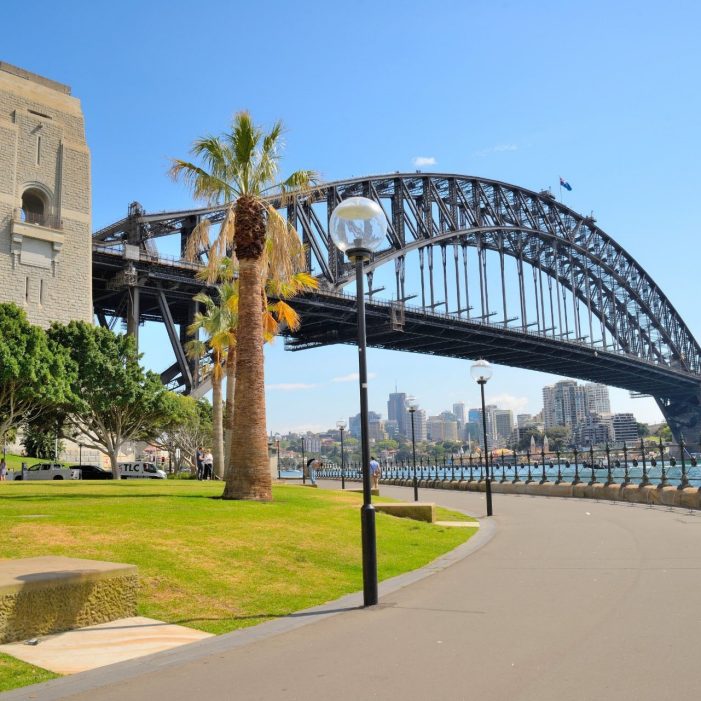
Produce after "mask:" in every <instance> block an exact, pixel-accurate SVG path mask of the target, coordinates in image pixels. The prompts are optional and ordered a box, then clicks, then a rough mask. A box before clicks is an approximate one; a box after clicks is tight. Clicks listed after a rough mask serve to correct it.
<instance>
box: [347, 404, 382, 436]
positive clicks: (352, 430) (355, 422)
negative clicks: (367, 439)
mask: <svg viewBox="0 0 701 701" xmlns="http://www.w3.org/2000/svg"><path fill="white" fill-rule="evenodd" d="M381 422H382V415H381V414H378V413H377V412H375V411H368V429H369V430H370V431H372V430H373V429H372V426H373V425H375V426H376V425H377V424H378V423H381ZM383 429H384V427H383ZM374 430H375V431H377V430H378V429H377V428H376V427H375V429H374ZM348 433H349V434H350V435H351V436H353V438H360V414H356V415H355V416H349V417H348ZM369 435H370V436H372V435H374V434H373V433H372V432H370V433H369ZM377 440H384V437H383V438H381V439H377Z"/></svg>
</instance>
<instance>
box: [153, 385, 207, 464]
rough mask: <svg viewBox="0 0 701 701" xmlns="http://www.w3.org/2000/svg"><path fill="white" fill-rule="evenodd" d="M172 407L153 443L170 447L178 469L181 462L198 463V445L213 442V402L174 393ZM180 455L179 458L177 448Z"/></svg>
mask: <svg viewBox="0 0 701 701" xmlns="http://www.w3.org/2000/svg"><path fill="white" fill-rule="evenodd" d="M170 399H171V400H172V402H173V411H172V413H171V415H170V416H169V417H168V420H167V421H166V422H165V423H164V424H163V426H162V427H161V430H160V432H159V433H158V435H157V436H156V437H155V438H154V439H153V444H154V445H155V446H157V447H158V448H160V449H161V450H166V451H168V455H169V458H170V462H171V463H172V464H173V465H175V467H176V469H177V470H179V469H180V467H181V466H182V465H190V467H191V468H194V467H195V465H196V459H195V453H196V451H197V448H198V446H208V445H211V442H212V405H211V404H210V403H209V402H208V401H207V400H206V399H200V400H199V401H198V400H195V399H194V398H193V397H186V396H183V395H181V394H174V393H172V394H171V396H170ZM178 450H179V451H180V459H177V457H176V456H177V451H178Z"/></svg>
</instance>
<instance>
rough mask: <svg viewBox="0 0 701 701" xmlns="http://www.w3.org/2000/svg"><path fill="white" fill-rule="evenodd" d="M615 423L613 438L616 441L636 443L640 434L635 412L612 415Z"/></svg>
mask: <svg viewBox="0 0 701 701" xmlns="http://www.w3.org/2000/svg"><path fill="white" fill-rule="evenodd" d="M611 423H612V424H613V440H614V441H616V443H623V442H624V441H625V442H626V443H636V442H637V441H638V439H639V436H638V422H637V421H636V420H635V416H634V415H633V414H614V415H613V416H612V417H611Z"/></svg>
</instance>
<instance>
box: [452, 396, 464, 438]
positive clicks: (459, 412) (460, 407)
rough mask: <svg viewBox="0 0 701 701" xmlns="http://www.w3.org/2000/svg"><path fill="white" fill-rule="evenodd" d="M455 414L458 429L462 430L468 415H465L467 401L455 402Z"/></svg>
mask: <svg viewBox="0 0 701 701" xmlns="http://www.w3.org/2000/svg"><path fill="white" fill-rule="evenodd" d="M453 414H454V415H455V419H456V421H457V422H458V431H459V432H460V431H462V427H463V426H464V425H465V420H466V415H465V402H456V403H455V404H453Z"/></svg>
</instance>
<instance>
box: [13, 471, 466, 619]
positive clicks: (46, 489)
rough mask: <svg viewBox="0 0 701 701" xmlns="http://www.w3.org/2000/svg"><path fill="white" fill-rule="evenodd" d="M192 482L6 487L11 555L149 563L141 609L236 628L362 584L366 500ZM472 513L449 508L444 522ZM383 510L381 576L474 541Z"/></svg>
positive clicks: (143, 572)
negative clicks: (240, 490)
mask: <svg viewBox="0 0 701 701" xmlns="http://www.w3.org/2000/svg"><path fill="white" fill-rule="evenodd" d="M221 492H222V485H221V484H220V483H213V482H196V481H189V480H169V481H165V480H164V481H155V480H153V481H151V480H149V481H143V482H138V481H129V482H126V481H122V482H114V483H113V482H46V483H36V482H34V483H13V482H5V483H0V505H1V507H2V514H3V530H4V532H3V538H2V539H1V540H0V558H20V557H31V556H35V555H51V554H53V555H67V556H71V557H83V558H90V559H97V560H110V561H114V562H126V563H133V564H135V565H137V566H138V567H139V579H140V587H141V588H140V593H139V614H140V615H144V616H150V617H153V618H157V619H159V620H163V621H167V622H170V623H180V624H182V625H186V626H190V627H193V628H198V629H200V630H204V631H208V632H211V633H224V632H227V631H231V630H235V629H237V628H242V627H245V626H250V625H255V624H257V623H260V622H262V621H265V620H267V619H270V618H273V617H277V616H284V615H286V614H289V613H292V612H294V611H298V610H300V609H304V608H307V607H309V606H314V605H316V604H320V603H324V602H326V601H331V600H333V599H336V598H337V597H339V596H341V595H343V594H345V593H348V592H353V591H358V590H360V589H361V588H362V565H361V551H360V515H359V506H360V503H361V499H362V497H361V495H360V494H353V493H349V492H341V491H327V490H321V489H318V490H316V489H309V488H304V487H299V486H292V485H282V486H277V487H275V488H274V501H273V502H272V503H265V504H263V503H256V502H244V501H241V502H239V501H235V502H234V501H223V500H221V499H218V498H217V497H219V495H220V494H221ZM451 516H452V518H453V520H458V519H460V520H462V519H464V517H463V516H461V515H459V514H455V513H452V514H451V513H450V512H447V511H445V510H441V512H440V518H441V520H449V519H450V518H451ZM473 532H474V531H473V529H463V528H445V527H439V526H434V525H431V524H426V523H421V522H417V521H411V520H408V519H399V518H394V517H392V516H388V515H386V514H377V540H378V572H379V578H380V579H381V580H382V579H387V578H389V577H393V576H395V575H397V574H400V573H402V572H406V571H409V570H413V569H416V568H418V567H421V566H422V565H425V564H426V563H428V562H430V561H431V560H433V559H435V558H436V557H438V556H439V555H441V554H443V553H445V552H447V551H449V550H451V549H452V548H454V547H456V546H457V545H459V544H460V543H462V542H464V541H465V540H467V539H468V538H469V537H470V535H472V533H473Z"/></svg>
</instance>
